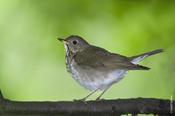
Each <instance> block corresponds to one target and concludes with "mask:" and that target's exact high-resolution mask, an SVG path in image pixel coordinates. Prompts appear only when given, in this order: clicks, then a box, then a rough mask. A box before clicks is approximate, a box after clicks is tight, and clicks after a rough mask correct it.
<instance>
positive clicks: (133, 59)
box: [129, 49, 163, 64]
mask: <svg viewBox="0 0 175 116" xmlns="http://www.w3.org/2000/svg"><path fill="white" fill-rule="evenodd" d="M161 52H163V49H157V50H154V51H151V52H147V53H144V54H140V55H137V56H132V57H129V59H130V61H131V62H132V63H133V64H138V63H139V62H140V61H142V60H143V59H145V58H146V57H148V56H151V55H154V54H158V53H161Z"/></svg>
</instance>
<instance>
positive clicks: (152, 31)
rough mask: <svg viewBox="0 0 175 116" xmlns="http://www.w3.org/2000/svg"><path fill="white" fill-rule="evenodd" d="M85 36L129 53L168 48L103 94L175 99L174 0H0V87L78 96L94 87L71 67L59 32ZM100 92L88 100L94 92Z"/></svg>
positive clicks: (8, 92)
mask: <svg viewBox="0 0 175 116" xmlns="http://www.w3.org/2000/svg"><path fill="white" fill-rule="evenodd" d="M69 35H79V36H82V37H83V38H85V39H86V40H87V41H88V42H90V43H91V44H93V45H97V46H100V47H103V48H105V49H107V50H109V51H111V52H115V53H119V54H122V55H126V56H132V55H137V54H140V53H143V52H148V51H151V50H154V49H158V48H163V49H165V52H164V53H162V54H158V55H155V56H152V57H150V58H147V59H145V60H144V61H143V62H142V63H141V64H142V65H145V66H148V67H151V70H149V71H130V72H129V74H128V75H126V77H125V78H124V79H123V80H122V81H120V82H119V83H118V84H115V85H113V86H112V88H111V89H110V90H109V91H108V92H107V93H106V94H105V95H104V96H103V98H105V99H117V98H133V97H153V98H165V99H170V98H171V96H174V98H175V2H173V1H167V0H166V1H164V2H163V1H159V0H147V1H146V0H145V1H142V2H139V0H134V1H132V2H131V1H129V0H124V1H122V0H120V1H116V0H0V89H1V91H2V93H3V95H4V96H5V97H6V98H8V99H12V100H25V101H30V100H35V101H37V100H38V101H40V100H49V101H51V100H73V99H79V98H82V97H84V96H86V95H87V94H88V93H89V92H88V91H87V90H85V89H84V88H82V87H80V86H79V85H78V84H77V83H76V82H75V81H74V80H73V79H72V78H71V76H70V75H69V74H68V73H67V71H66V67H65V53H64V52H65V51H64V47H63V45H62V44H61V43H60V42H58V41H57V39H56V38H57V37H62V38H65V37H67V36H69ZM98 94H99V93H97V94H95V95H94V96H93V97H91V98H90V99H94V98H95V97H96V96H97V95H98Z"/></svg>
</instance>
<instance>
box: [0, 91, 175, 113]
mask: <svg viewBox="0 0 175 116" xmlns="http://www.w3.org/2000/svg"><path fill="white" fill-rule="evenodd" d="M170 112H171V113H170ZM120 114H160V115H175V101H170V100H163V99H154V98H132V99H116V100H101V101H87V102H82V101H58V102H49V101H44V102H20V101H11V100H8V99H5V98H3V96H2V94H1V93H0V116H26V115H27V116H58V115H59V116H60V115H64V116H65V115H66V116H70V115H71V116H72V115H76V116H77V115H78V116H80V115H83V116H84V115H93V116H97V115H98V116H99V115H100V116H101V115H108V116H109V115H111V116H114V115H115V116H116V115H120Z"/></svg>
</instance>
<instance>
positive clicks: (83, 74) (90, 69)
mask: <svg viewBox="0 0 175 116" xmlns="http://www.w3.org/2000/svg"><path fill="white" fill-rule="evenodd" d="M58 40H59V41H61V42H62V43H63V44H64V48H65V60H66V69H67V71H68V72H69V73H70V74H71V75H72V78H73V79H74V80H75V81H76V82H77V83H79V84H80V85H81V86H82V87H84V88H85V89H88V90H90V91H91V92H90V94H88V95H87V96H85V97H84V98H82V99H81V100H82V101H86V99H87V98H89V96H91V95H92V94H94V93H95V92H97V91H101V94H100V95H99V96H98V97H97V98H96V100H100V98H101V97H102V95H103V94H104V93H105V92H106V91H107V90H108V89H109V88H110V87H111V86H112V85H113V84H115V83H118V82H119V81H120V80H122V79H123V78H124V77H125V75H126V74H127V72H128V71H130V70H149V69H150V68H148V67H146V66H142V65H139V64H138V63H139V62H140V61H142V60H144V59H145V58H147V57H149V56H152V55H155V54H158V53H161V52H163V49H156V50H153V51H151V52H146V53H143V54H140V55H136V56H132V57H127V56H123V55H120V54H117V53H112V52H109V51H108V50H106V49H104V48H101V47H98V46H94V45H92V44H90V43H88V42H87V41H86V40H85V39H83V38H82V37H80V36H78V35H70V36H68V37H67V38H65V39H62V38H58Z"/></svg>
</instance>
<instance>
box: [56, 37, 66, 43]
mask: <svg viewBox="0 0 175 116" xmlns="http://www.w3.org/2000/svg"><path fill="white" fill-rule="evenodd" d="M57 39H58V40H59V41H61V42H65V40H64V39H62V38H57Z"/></svg>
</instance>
